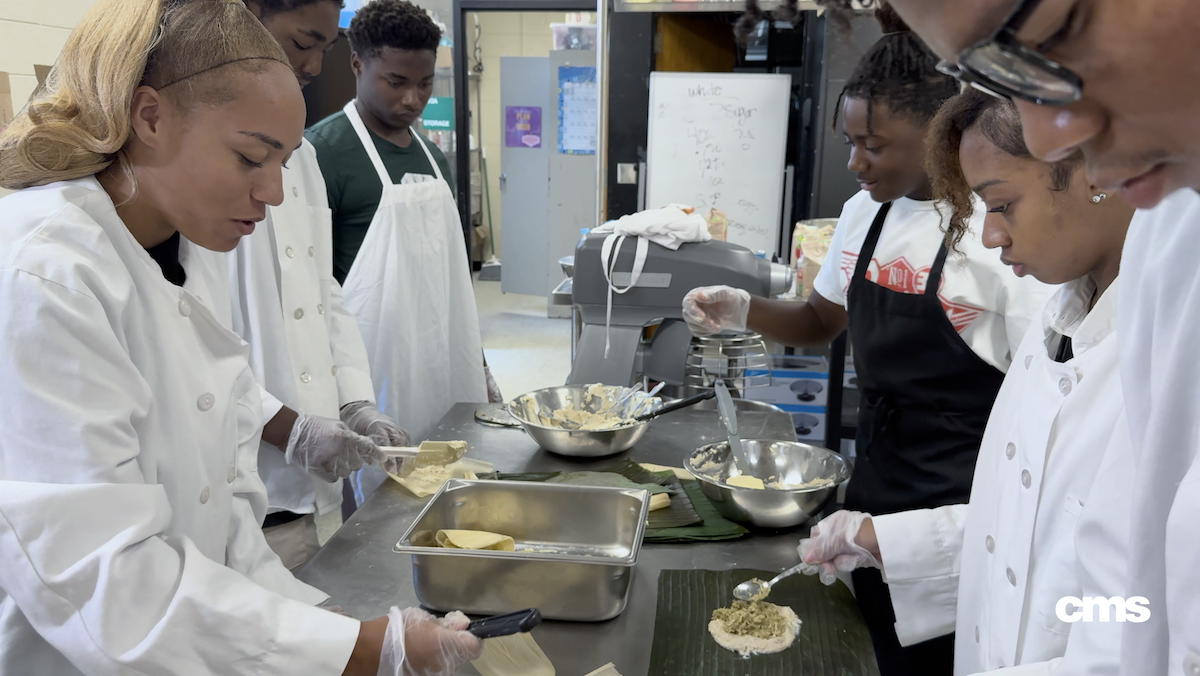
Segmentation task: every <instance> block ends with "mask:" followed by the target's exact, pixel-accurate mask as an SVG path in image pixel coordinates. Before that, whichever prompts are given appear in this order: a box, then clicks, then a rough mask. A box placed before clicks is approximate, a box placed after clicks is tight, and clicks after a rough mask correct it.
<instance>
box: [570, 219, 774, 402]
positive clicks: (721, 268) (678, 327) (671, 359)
mask: <svg viewBox="0 0 1200 676" xmlns="http://www.w3.org/2000/svg"><path fill="white" fill-rule="evenodd" d="M603 244H604V236H603V235H588V236H587V237H586V238H584V239H583V240H581V241H580V243H579V246H578V248H577V249H576V250H575V271H574V275H573V281H572V303H573V304H574V306H575V308H576V310H577V312H578V313H579V317H580V321H581V331H580V334H579V342H578V345H577V346H576V351H575V361H574V363H573V364H572V367H571V375H570V377H569V378H568V380H567V384H569V385H582V384H590V383H604V384H606V385H620V386H626V387H628V386H632V385H634V384H636V383H639V382H641V381H642V378H643V377H648V378H651V379H653V380H657V381H660V382H665V383H667V384H668V385H669V386H674V387H672V388H670V389H674V390H675V392H672V393H671V394H677V393H678V392H679V390H678V389H676V388H683V387H685V386H686V387H691V388H704V387H711V380H712V379H713V378H714V377H725V378H726V380H732V381H734V382H737V381H738V378H739V377H740V378H741V379H742V380H743V381H744V380H745V379H746V378H748V377H749V378H753V377H756V376H757V375H762V376H765V377H767V378H768V379H769V370H770V366H769V363H768V360H767V359H766V354H765V349H763V348H761V347H753V346H761V345H762V341H761V339H760V338H758V337H757V336H753V335H747V334H740V335H736V336H715V337H711V338H705V339H693V337H692V334H691V331H689V330H688V327H687V324H685V323H684V322H683V297H684V296H685V295H687V293H688V292H689V291H691V290H692V289H694V288H696V287H700V286H713V285H718V284H724V285H728V286H732V287H736V288H739V289H745V290H746V291H749V292H750V293H752V294H755V295H759V296H768V297H771V296H777V295H779V294H781V293H784V292H785V291H787V290H788V288H789V287H790V286H791V281H792V276H791V270H790V269H789V268H787V267H786V266H783V265H779V264H776V263H771V262H769V261H767V260H765V259H762V258H758V257H756V256H755V255H754V254H753V253H752V252H751V251H750V250H749V249H746V248H745V247H741V246H738V245H736V244H730V243H728V242H720V241H715V240H714V241H709V242H697V243H690V244H683V245H682V246H680V247H679V250H677V251H672V250H670V249H667V248H666V247H663V246H659V245H658V244H654V243H653V242H651V243H650V244H649V248H648V252H647V257H646V261H645V264H644V266H643V268H642V274H641V275H640V277H639V278H638V282H637V285H636V286H634V287H633V288H632V289H630V290H629V291H628V292H626V293H624V294H618V293H613V294H612V319H611V323H609V325H608V327H607V334H608V339H609V341H610V345H611V346H610V348H609V351H608V357H607V358H606V357H605V354H604V351H605V334H606V326H605V324H606V322H605V319H606V315H607V312H608V306H607V303H608V296H609V293H608V281H607V280H606V279H605V277H604V266H603V263H602V262H601V255H600V254H601V248H602V247H603ZM635 248H636V247H635V241H634V238H632V237H630V238H628V239H627V240H626V242H625V244H624V246H622V247H621V250H620V251H619V252H618V253H617V254H615V255H614V259H615V261H614V264H613V273H612V280H613V283H614V285H615V286H617V287H618V288H624V287H626V286H628V285H629V281H630V271H631V270H632V269H633V263H634V255H635V253H634V252H635ZM755 359H759V360H760V361H761V364H758V363H756V362H755ZM731 366H732V368H733V369H735V370H737V371H739V372H740V373H737V374H730V373H723V372H725V371H728V370H729V369H730V367H731ZM698 370H699V371H701V372H700V373H698ZM760 372H761V373H760ZM705 374H707V375H705ZM730 376H732V377H730ZM706 381H707V382H706ZM739 389H741V388H739ZM664 394H667V393H665V392H664Z"/></svg>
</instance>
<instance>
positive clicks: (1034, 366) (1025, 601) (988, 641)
mask: <svg viewBox="0 0 1200 676" xmlns="http://www.w3.org/2000/svg"><path fill="white" fill-rule="evenodd" d="M929 144H930V155H929V162H928V166H929V168H930V171H931V175H932V178H933V186H934V189H935V191H936V192H937V193H938V194H939V196H940V197H942V198H943V199H944V200H945V201H946V202H947V203H948V204H950V205H951V206H952V211H953V214H952V218H951V226H950V232H949V238H950V240H951V241H952V242H955V241H959V240H960V239H961V238H963V237H964V235H966V231H967V228H969V227H970V226H969V222H968V219H969V215H970V213H971V211H972V209H973V204H972V202H973V195H972V192H974V193H975V195H977V196H978V197H979V198H981V199H982V200H983V202H984V204H985V205H986V207H987V218H986V219H985V221H984V229H983V242H984V244H985V245H986V246H988V247H990V248H994V249H1000V258H1001V260H1002V261H1004V263H1005V264H1007V265H1011V266H1012V268H1013V271H1014V272H1015V273H1016V274H1017V275H1032V276H1034V277H1036V278H1038V279H1040V280H1042V281H1043V282H1046V283H1049V284H1062V286H1061V287H1060V288H1059V290H1058V291H1057V292H1056V293H1055V295H1054V296H1053V297H1052V298H1051V299H1050V302H1049V303H1048V304H1047V305H1046V308H1045V311H1044V313H1043V315H1042V319H1041V322H1039V324H1037V325H1035V326H1034V327H1032V328H1031V329H1030V331H1029V333H1028V334H1027V335H1026V336H1025V339H1024V341H1023V342H1022V343H1021V346H1020V349H1019V350H1018V351H1017V353H1016V358H1015V361H1014V365H1013V367H1012V368H1011V369H1010V370H1009V372H1008V375H1007V376H1006V377H1005V380H1004V384H1003V386H1002V387H1001V388H1000V394H999V396H998V397H997V399H996V405H995V408H994V409H993V411H992V415H991V418H990V419H989V421H988V426H987V431H986V432H985V434H984V437H983V446H982V447H981V449H980V452H979V461H978V464H977V465H976V468H975V482H974V487H973V489H972V492H971V500H970V503H969V505H953V506H947V507H942V508H939V509H926V510H914V511H908V512H900V513H896V514H890V515H885V516H870V515H867V514H863V513H861V512H847V511H842V512H836V513H834V514H833V515H831V516H829V517H828V518H826V519H825V520H823V521H822V522H821V523H820V524H818V525H817V526H816V528H814V529H813V532H812V538H811V539H808V540H804V541H802V542H801V544H800V548H799V549H800V554H801V557H802V559H803V560H804V561H805V562H808V563H813V564H820V566H821V570H822V578H823V579H825V580H826V581H828V582H831V581H832V578H833V574H834V573H835V571H847V570H851V569H854V568H857V567H860V566H872V567H877V568H878V567H882V570H883V573H884V576H885V578H886V580H887V581H888V583H889V585H890V587H891V593H892V603H893V607H894V609H895V612H896V630H897V634H898V635H899V637H900V639H901V641H902V642H904V643H912V642H917V641H923V640H926V639H928V638H930V637H932V636H938V635H941V634H946V633H949V632H951V631H954V632H955V636H956V640H955V651H954V657H955V669H954V672H955V674H958V675H960V676H964V675H966V674H974V673H978V672H987V671H992V670H995V669H1001V668H1005V667H1019V672H1020V673H1028V674H1048V673H1064V674H1066V673H1070V674H1084V673H1086V674H1103V673H1116V669H1117V660H1118V654H1119V653H1118V651H1119V646H1120V628H1121V626H1122V624H1121V623H1119V622H1094V623H1093V622H1078V623H1074V624H1072V622H1071V621H1064V620H1063V619H1061V618H1060V617H1059V615H1060V613H1062V612H1066V613H1067V614H1069V615H1076V614H1079V613H1089V614H1090V613H1091V612H1093V611H1094V609H1092V610H1088V609H1086V608H1083V607H1080V606H1081V604H1077V603H1076V602H1069V603H1068V602H1064V601H1062V599H1064V598H1067V597H1074V598H1076V599H1084V598H1088V597H1104V598H1110V597H1113V596H1118V597H1121V596H1124V593H1125V592H1124V590H1125V585H1124V576H1125V566H1126V561H1127V558H1128V555H1129V552H1128V550H1127V542H1128V531H1129V523H1130V519H1129V514H1130V510H1131V504H1130V499H1129V493H1128V490H1127V486H1128V482H1129V480H1130V477H1131V476H1132V475H1133V473H1134V469H1135V468H1134V464H1133V458H1132V454H1131V450H1130V441H1129V431H1128V427H1127V425H1126V422H1125V415H1124V414H1125V406H1124V398H1123V397H1122V396H1121V382H1120V376H1119V373H1118V368H1117V347H1118V346H1117V338H1116V336H1115V335H1114V334H1115V332H1116V304H1117V286H1118V283H1117V274H1118V268H1119V266H1120V259H1121V247H1122V245H1123V243H1124V240H1125V233H1126V231H1127V229H1128V227H1129V222H1130V220H1131V219H1132V218H1133V213H1134V210H1133V207H1131V206H1129V205H1128V204H1126V203H1124V202H1123V201H1122V200H1121V199H1120V198H1119V197H1118V196H1116V195H1108V194H1106V193H1105V192H1103V191H1101V190H1097V189H1096V188H1095V187H1093V186H1090V185H1088V181H1087V179H1086V177H1085V176H1084V170H1083V162H1082V156H1081V155H1078V154H1076V155H1074V156H1073V157H1071V158H1069V159H1067V160H1064V161H1062V162H1058V163H1055V164H1047V163H1044V162H1042V161H1040V160H1036V159H1034V158H1033V157H1032V156H1031V155H1030V154H1029V151H1028V150H1027V149H1026V147H1025V145H1024V142H1023V140H1022V130H1021V123H1020V119H1019V117H1018V115H1017V111H1016V108H1015V107H1014V106H1013V104H1012V103H1011V102H1010V101H1008V100H1007V99H1001V98H998V97H994V96H990V95H988V94H985V93H983V92H980V91H977V90H975V89H968V90H967V91H966V92H965V93H963V94H960V95H959V96H957V97H955V98H954V99H952V100H951V101H950V102H948V103H947V104H946V106H945V107H944V108H943V109H942V110H941V111H940V112H939V113H938V116H937V118H935V120H934V122H933V125H932V127H931V130H930V139H929ZM1123 611H1124V608H1122V609H1121V610H1120V611H1116V612H1123ZM1139 615H1140V611H1135V612H1134V615H1133V616H1131V618H1132V620H1133V621H1138V619H1139V618H1138V616H1139ZM1148 617H1149V615H1148V614H1147V615H1146V618H1145V619H1148ZM1005 673H1010V672H1005Z"/></svg>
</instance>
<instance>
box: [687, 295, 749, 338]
mask: <svg viewBox="0 0 1200 676" xmlns="http://www.w3.org/2000/svg"><path fill="white" fill-rule="evenodd" d="M749 314H750V294H749V293H747V292H746V291H743V290H742V289H735V288H733V287H731V286H702V287H700V288H699V289H692V290H691V291H689V292H688V294H687V295H686V296H684V297H683V319H684V321H686V322H687V325H688V328H689V329H691V330H692V333H693V334H695V335H697V336H711V335H712V334H714V333H721V332H722V331H745V330H746V317H747V316H749Z"/></svg>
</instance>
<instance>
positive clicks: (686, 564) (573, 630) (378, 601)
mask: <svg viewBox="0 0 1200 676" xmlns="http://www.w3.org/2000/svg"><path fill="white" fill-rule="evenodd" d="M477 408H478V405H476V404H458V405H457V406H455V407H454V408H452V409H451V410H450V412H449V413H447V414H446V416H445V417H444V418H442V420H441V422H440V423H439V425H438V427H437V428H436V429H435V430H434V431H433V432H432V433H431V434H430V437H431V438H432V439H439V440H454V439H462V440H465V441H466V442H467V444H468V449H469V450H468V451H467V454H468V456H469V457H472V458H477V459H480V460H485V461H487V462H490V463H493V464H494V465H495V466H496V469H497V470H498V471H501V472H525V471H533V472H540V471H560V470H572V471H577V470H588V469H600V468H603V467H605V466H611V465H612V464H614V463H615V462H619V461H620V460H622V459H624V458H626V457H628V458H631V459H633V460H637V461H639V462H652V463H657V464H660V465H669V466H672V467H679V466H681V465H682V463H683V458H684V457H685V456H686V455H687V454H688V453H689V452H691V451H692V450H693V449H695V448H697V447H699V446H703V445H704V444H708V443H712V442H715V441H719V440H721V439H723V438H724V436H723V429H722V428H721V425H720V423H719V422H718V420H717V415H716V413H715V412H713V411H711V410H696V409H684V410H682V411H676V412H675V413H669V414H667V415H664V416H663V417H661V418H659V419H657V420H655V421H654V423H653V424H652V425H651V427H650V430H649V432H648V433H647V434H646V436H645V437H644V438H643V439H642V441H641V443H639V444H638V445H637V446H636V447H634V448H633V449H632V450H630V451H628V452H626V453H624V454H621V455H617V456H612V457H608V458H600V459H596V460H583V459H572V458H563V457H559V456H556V455H553V454H551V453H548V452H546V451H543V450H541V449H540V448H538V446H537V444H536V443H534V442H533V440H532V439H530V438H529V437H528V436H527V435H526V434H525V432H524V431H523V430H521V429H520V428H516V429H508V428H499V427H491V426H485V425H482V424H480V423H477V422H476V421H475V410H476V409H477ZM738 428H739V432H741V436H742V438H744V439H753V438H769V439H795V430H794V429H793V427H792V421H791V418H790V417H789V416H788V415H787V414H786V413H783V412H759V411H747V412H741V413H739V415H738ZM427 501H428V498H425V499H417V498H414V497H413V496H412V495H411V494H410V493H408V492H407V491H406V490H404V489H403V488H402V487H400V486H399V485H398V484H396V483H395V482H392V481H388V482H386V483H385V484H384V485H383V486H382V487H381V488H380V489H379V490H378V491H377V492H376V493H375V494H374V495H372V496H371V497H370V498H369V499H368V500H367V502H366V503H365V504H363V506H362V507H360V508H359V509H358V511H356V512H355V513H354V515H353V516H352V517H351V518H350V520H349V521H347V522H346V524H345V525H343V526H342V528H341V529H340V530H338V532H337V533H335V534H334V536H333V537H332V538H331V539H330V540H329V542H327V543H326V544H325V546H324V547H323V548H322V549H321V551H320V552H318V553H317V555H316V557H314V558H313V560H312V561H311V562H309V564H308V565H307V566H305V567H304V569H303V570H301V572H300V574H299V575H298V577H299V578H300V579H301V580H303V581H305V582H307V583H309V584H311V585H314V586H316V587H317V588H319V589H322V590H324V591H325V592H326V593H328V594H329V595H330V596H331V597H332V599H331V601H330V602H331V603H336V604H338V605H340V606H341V607H342V608H343V609H344V610H345V611H346V612H347V613H349V614H350V615H353V616H354V617H356V618H359V619H370V618H375V617H378V616H380V615H384V614H386V613H387V611H388V608H389V607H390V606H393V605H396V606H400V607H401V608H403V607H406V606H412V605H416V604H417V598H416V594H415V593H414V591H413V583H412V572H411V571H412V568H411V558H410V557H409V556H408V555H402V554H396V553H394V552H393V551H392V547H393V546H394V545H395V544H396V542H397V541H399V540H400V538H401V537H402V536H403V535H404V532H405V531H406V530H407V529H408V527H409V525H410V524H411V523H412V522H413V521H414V520H416V517H417V516H418V514H419V513H420V511H421V509H422V508H423V507H424V505H425V503H426V502H427ZM801 533H807V527H801V528H797V529H793V530H791V531H787V532H783V533H773V534H772V533H763V532H760V531H756V532H752V533H751V534H750V535H747V536H744V537H743V538H742V539H739V540H730V541H727V542H715V543H692V544H681V545H644V546H643V547H642V550H641V553H640V555H639V557H638V563H637V568H636V570H635V572H634V577H633V584H632V586H631V589H630V593H629V605H628V607H627V608H626V609H625V612H624V613H622V614H621V615H620V616H619V617H617V618H616V619H613V620H610V621H608V622H600V623H594V624H591V623H573V622H547V623H545V624H543V625H542V626H541V627H539V628H538V629H536V630H535V631H534V637H535V638H536V639H537V641H538V644H539V645H540V646H541V647H542V649H543V650H544V651H545V652H546V655H547V656H548V657H549V658H550V660H551V661H552V662H553V663H554V665H555V667H556V669H557V671H558V673H559V674H561V675H562V676H583V675H584V674H587V673H589V672H591V671H592V670H594V669H597V668H599V667H601V666H603V665H605V664H607V663H608V662H613V663H614V664H615V666H616V667H617V669H618V670H619V671H620V672H621V673H622V674H625V676H640V675H641V674H645V673H646V672H647V671H648V670H649V666H650V645H651V641H652V637H653V634H654V613H655V607H656V606H657V600H658V597H657V583H658V573H659V571H661V570H664V569H691V568H697V569H707V570H725V569H731V568H755V569H760V570H783V569H784V568H787V567H790V566H793V565H795V564H796V561H797V558H796V543H797V541H798V539H799V538H800V536H801ZM461 673H463V674H475V673H476V672H475V670H474V669H472V668H471V667H470V665H467V666H466V667H464V669H463V670H462V672H461Z"/></svg>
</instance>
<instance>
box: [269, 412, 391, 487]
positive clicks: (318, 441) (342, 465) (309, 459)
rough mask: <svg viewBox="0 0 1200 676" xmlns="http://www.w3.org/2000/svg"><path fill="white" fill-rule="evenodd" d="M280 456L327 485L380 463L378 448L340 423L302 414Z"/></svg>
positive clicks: (380, 455) (380, 456)
mask: <svg viewBox="0 0 1200 676" xmlns="http://www.w3.org/2000/svg"><path fill="white" fill-rule="evenodd" d="M284 454H285V456H286V457H287V461H288V464H292V465H296V466H298V467H300V468H302V469H304V471H306V472H308V473H309V474H312V475H313V476H316V477H319V478H321V479H323V480H325V481H328V482H330V483H333V482H334V481H337V480H338V479H344V478H346V477H348V476H350V474H351V473H352V472H354V471H355V470H357V469H358V468H360V467H362V466H363V464H364V463H367V462H372V461H374V462H379V461H381V460H382V459H383V453H381V452H380V451H379V447H378V446H376V445H375V444H374V443H372V442H371V440H370V439H368V438H366V437H364V436H362V435H359V434H355V433H354V432H353V431H351V429H350V428H349V427H347V426H346V424H345V423H343V422H342V421H340V420H334V419H332V418H322V417H320V416H315V415H304V414H301V415H300V417H299V418H297V419H296V424H295V425H293V426H292V432H291V434H289V435H288V441H287V449H286V450H285V451H284Z"/></svg>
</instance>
